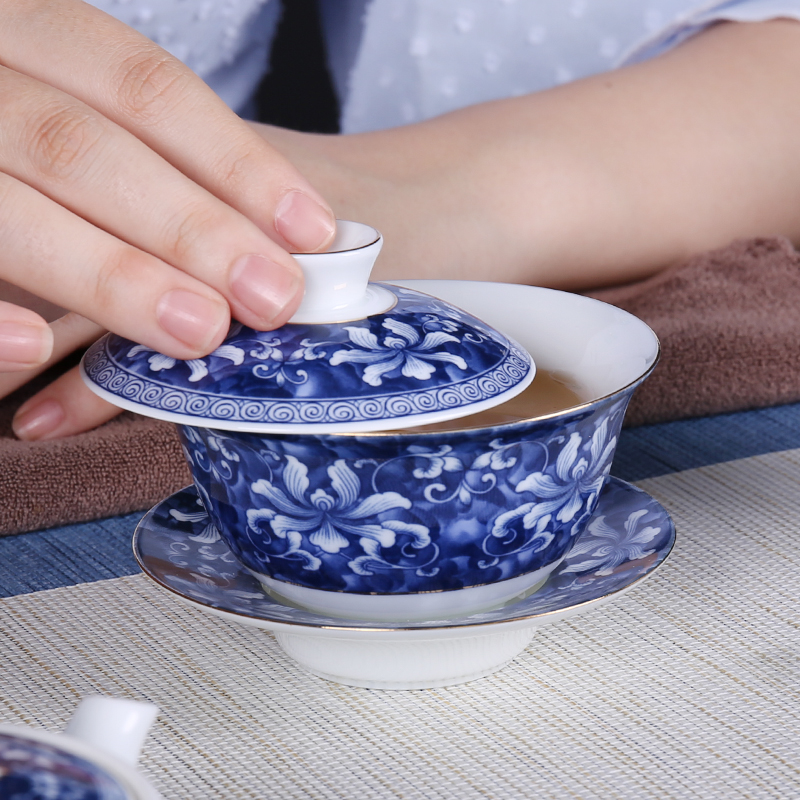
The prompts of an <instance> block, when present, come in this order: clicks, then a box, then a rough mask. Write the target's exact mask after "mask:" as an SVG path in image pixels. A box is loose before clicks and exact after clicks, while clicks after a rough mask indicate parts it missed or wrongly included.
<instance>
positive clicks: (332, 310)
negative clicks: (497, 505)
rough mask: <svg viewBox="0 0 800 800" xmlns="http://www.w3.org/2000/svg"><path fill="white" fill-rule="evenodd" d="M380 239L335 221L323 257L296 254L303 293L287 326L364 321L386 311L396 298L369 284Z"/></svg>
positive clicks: (362, 228)
mask: <svg viewBox="0 0 800 800" xmlns="http://www.w3.org/2000/svg"><path fill="white" fill-rule="evenodd" d="M381 247H383V237H382V236H381V235H380V234H379V233H378V231H376V230H375V228H372V227H370V226H369V225H364V224H362V223H360V222H351V221H349V220H338V221H337V223H336V238H335V239H334V240H333V244H331V246H330V247H329V248H328V249H327V250H326V251H325V252H324V253H295V254H293V257H294V260H295V261H297V263H298V264H299V265H300V268H301V269H302V270H303V276H304V278H305V283H306V285H305V293H304V295H303V300H302V301H301V303H300V306H299V307H298V309H297V311H295V313H294V315H293V316H292V318H291V319H290V320H289V322H297V323H311V324H316V323H326V322H330V323H333V322H345V321H348V320H356V319H364V318H365V317H368V316H370V315H371V314H380V313H382V312H384V311H388V310H389V309H390V308H391V307H392V306H393V305H394V304H395V302H396V300H397V299H396V297H395V296H394V295H393V294H392V293H391V292H390V291H389V290H388V289H385V288H383V287H382V286H376V285H375V284H369V275H370V273H371V272H372V266H373V265H374V263H375V259H376V258H377V257H378V253H380V251H381Z"/></svg>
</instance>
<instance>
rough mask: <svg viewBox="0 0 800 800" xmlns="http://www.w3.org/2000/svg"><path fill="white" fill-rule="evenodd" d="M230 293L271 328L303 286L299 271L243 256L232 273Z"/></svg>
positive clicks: (255, 257)
mask: <svg viewBox="0 0 800 800" xmlns="http://www.w3.org/2000/svg"><path fill="white" fill-rule="evenodd" d="M230 286H231V292H232V293H233V295H234V297H236V299H237V300H238V301H239V302H240V303H241V304H242V305H243V306H245V307H246V308H247V309H249V310H250V311H251V312H252V313H253V314H255V315H256V316H258V317H260V318H261V319H262V320H263V321H264V324H265V325H267V326H269V325H271V324H272V323H273V322H274V321H275V319H276V318H277V317H278V316H279V315H280V314H281V312H282V311H283V310H284V309H285V308H286V306H288V305H289V303H291V302H292V300H294V298H295V296H296V295H297V294H298V292H299V291H300V289H301V287H302V277H301V273H300V270H299V268H298V269H287V268H286V267H284V266H281V265H280V264H276V263H275V262H274V261H270V260H269V259H268V258H264V256H258V255H248V256H242V257H241V258H239V259H237V260H236V261H235V262H234V265H233V267H231V274H230Z"/></svg>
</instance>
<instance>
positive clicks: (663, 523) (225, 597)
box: [134, 478, 675, 629]
mask: <svg viewBox="0 0 800 800" xmlns="http://www.w3.org/2000/svg"><path fill="white" fill-rule="evenodd" d="M209 525H211V523H210V520H209V518H208V517H207V515H206V514H205V512H204V511H203V510H202V505H201V504H200V500H199V497H198V495H197V492H196V489H195V488H194V487H190V488H188V489H184V490H183V491H182V492H178V493H177V494H175V495H173V496H172V497H170V498H168V499H167V500H165V501H163V502H162V503H159V505H157V506H156V507H155V508H154V509H153V510H151V511H150V512H149V513H148V514H147V515H146V516H145V518H144V519H143V520H142V522H141V523H140V525H139V527H138V528H137V531H136V534H135V536H134V552H135V554H136V558H137V559H138V561H139V563H140V565H141V566H142V569H143V570H144V571H145V573H146V574H147V575H149V576H150V577H151V578H152V579H153V580H155V581H156V582H158V583H160V584H161V585H162V586H164V587H166V588H167V589H169V590H170V591H172V592H175V593H176V594H178V595H180V596H181V597H184V598H186V599H188V600H191V601H193V602H195V603H199V604H201V605H203V606H207V607H211V608H215V609H218V610H221V611H226V612H228V613H231V614H235V615H238V616H240V617H243V618H246V619H249V620H260V621H262V622H276V623H284V624H292V625H297V626H300V627H309V626H312V627H326V628H347V627H349V626H352V627H356V628H358V629H364V628H382V629H385V628H387V627H398V628H407V627H409V625H408V623H397V624H394V623H386V622H374V621H361V620H358V621H352V622H351V621H343V620H341V619H338V618H334V617H326V616H323V615H321V614H317V613H314V612H311V611H305V610H302V609H297V608H292V607H290V606H286V605H283V604H281V603H279V602H278V601H276V600H273V599H272V598H271V597H269V596H268V595H266V594H265V593H264V592H263V591H262V589H261V587H260V585H259V584H258V582H257V581H256V580H255V578H253V577H252V575H250V573H249V572H248V571H247V570H246V569H244V568H243V567H242V566H241V565H240V564H239V563H238V561H237V559H236V558H235V557H234V556H233V554H232V553H231V551H230V549H229V548H228V545H227V544H226V543H225V541H224V540H223V539H222V538H220V537H217V538H215V539H214V540H213V541H211V542H209V538H208V534H207V531H208V529H209ZM211 527H212V528H213V525H212V526H211ZM674 541H675V527H674V525H673V524H672V520H671V519H670V517H669V515H668V514H667V512H666V511H665V510H664V508H663V507H662V506H661V505H660V504H659V503H658V502H656V501H655V500H654V499H653V498H652V497H651V496H650V495H648V494H646V493H645V492H643V491H642V490H641V489H638V488H636V487H635V486H632V485H630V484H628V483H625V482H623V481H620V480H617V479H615V478H611V479H610V480H609V481H608V482H606V484H605V486H604V487H603V489H602V490H601V493H600V498H599V503H598V506H597V511H596V514H595V516H594V517H593V519H592V520H591V521H590V522H589V525H588V526H587V527H586V529H585V530H584V531H583V532H582V533H580V534H578V535H577V536H576V537H575V538H574V539H572V540H571V543H570V547H569V550H568V552H567V554H566V557H565V558H564V560H563V561H562V562H561V564H560V565H559V566H558V567H556V569H555V570H554V571H553V572H552V573H551V575H550V577H549V578H548V580H547V583H546V584H545V585H544V586H543V587H542V588H541V589H539V590H538V591H537V592H535V593H534V594H532V595H530V596H529V597H527V598H525V599H523V600H520V601H517V602H516V603H513V604H511V605H507V606H506V607H504V608H500V609H496V610H494V611H487V612H484V613H481V614H474V615H472V616H470V617H463V618H459V619H449V620H447V621H445V622H441V621H439V622H437V621H426V622H418V623H414V624H413V627H414V628H440V627H462V626H473V625H483V624H487V623H492V624H496V623H498V622H505V621H513V620H520V619H534V618H539V617H545V616H547V615H557V614H559V613H561V612H564V611H566V610H568V609H570V608H574V607H576V606H586V605H587V604H591V603H593V602H597V601H598V600H601V599H605V598H608V597H609V596H611V595H614V594H616V593H618V592H621V591H623V590H625V589H627V588H629V587H630V586H632V585H633V584H635V583H637V582H638V581H641V580H642V579H643V578H645V577H647V576H648V575H650V574H652V573H653V571H654V570H655V569H657V568H658V567H659V566H660V565H661V564H663V562H664V560H665V559H666V558H667V556H668V555H669V552H670V550H671V549H672V546H673V544H674Z"/></svg>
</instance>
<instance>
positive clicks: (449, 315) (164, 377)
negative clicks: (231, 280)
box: [83, 286, 532, 429]
mask: <svg viewBox="0 0 800 800" xmlns="http://www.w3.org/2000/svg"><path fill="white" fill-rule="evenodd" d="M386 288H387V289H389V290H390V291H392V292H393V293H394V294H395V295H396V296H397V298H398V300H397V304H396V305H395V306H394V308H392V309H391V310H390V311H388V312H386V313H384V314H376V315H374V316H371V317H368V318H367V319H364V320H359V321H358V322H354V323H353V324H350V325H335V324H330V325H324V324H323V325H305V324H291V325H284V326H283V327H282V328H280V329H278V330H275V331H268V332H261V331H255V330H253V329H251V328H247V327H245V326H243V325H241V324H239V323H236V324H234V325H233V327H232V328H231V330H230V332H229V334H228V336H227V338H226V340H225V342H224V343H223V344H222V345H221V346H220V347H218V348H217V349H216V350H215V351H214V352H212V353H211V354H210V355H208V356H206V357H205V358H202V359H193V360H189V361H179V360H176V359H174V358H171V357H169V356H165V355H163V354H161V353H157V352H155V351H154V350H151V349H150V348H147V347H144V346H143V345H137V344H135V343H133V342H131V341H129V340H128V339H123V338H121V337H119V336H115V335H108V336H105V337H103V338H102V339H101V340H99V341H98V342H96V343H95V344H94V345H92V347H91V348H89V351H88V352H87V354H86V356H85V357H84V362H83V369H84V374H85V376H86V378H87V379H88V380H89V381H90V383H92V384H94V385H96V386H97V387H98V388H100V389H101V390H103V391H105V392H108V393H109V394H110V395H111V396H112V397H114V398H116V399H117V400H119V401H121V402H122V403H123V404H124V405H125V406H126V407H128V408H133V409H134V410H141V411H142V412H143V413H145V414H149V415H151V416H152V415H155V416H161V417H163V418H165V419H172V420H173V421H175V422H187V421H189V419H191V420H194V421H196V422H197V424H201V425H202V424H213V425H214V427H223V428H224V427H226V426H231V427H233V428H235V429H239V428H240V427H241V426H242V425H245V426H258V425H262V426H273V427H274V426H281V425H283V426H287V425H305V426H308V425H320V426H323V425H324V426H328V428H329V429H330V427H331V426H335V425H349V424H358V425H361V426H364V425H368V429H384V428H386V427H391V423H392V422H393V421H397V420H406V419H408V418H411V419H410V420H409V422H408V424H414V418H415V417H421V415H425V414H431V413H434V412H441V411H448V412H450V411H452V412H453V414H452V416H459V415H463V414H468V413H469V412H470V410H471V409H472V408H473V407H475V406H476V404H481V403H486V402H490V401H492V400H495V399H497V400H498V401H499V400H500V399H502V397H503V396H504V395H505V394H506V393H507V392H509V391H511V390H512V389H513V388H514V387H515V386H517V385H520V384H523V383H524V381H525V380H526V379H527V378H528V376H529V374H530V372H531V368H532V367H531V360H530V356H529V355H528V353H527V352H525V351H524V350H523V349H522V348H521V347H520V346H519V345H517V344H516V343H515V342H513V341H511V340H510V339H508V338H506V337H505V336H503V335H502V334H499V333H497V332H496V331H493V330H492V329H490V328H489V327H487V326H486V325H484V324H483V323H482V322H480V321H479V320H478V319H476V318H475V317H473V316H471V315H470V314H467V313H466V312H462V311H459V310H458V309H455V308H452V307H448V306H447V304H445V303H443V302H441V301H437V300H434V299H433V298H429V297H427V296H426V295H424V294H421V293H419V292H415V291H412V290H410V289H401V288H398V287H391V286H387V287H386ZM423 309H424V310H423ZM249 429H252V427H250V428H249Z"/></svg>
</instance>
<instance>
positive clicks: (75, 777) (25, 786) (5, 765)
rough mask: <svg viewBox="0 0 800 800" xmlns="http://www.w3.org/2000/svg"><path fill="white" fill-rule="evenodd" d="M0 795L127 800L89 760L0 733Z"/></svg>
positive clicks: (17, 799) (18, 799) (25, 799)
mask: <svg viewBox="0 0 800 800" xmlns="http://www.w3.org/2000/svg"><path fill="white" fill-rule="evenodd" d="M0 797H2V798H5V800H30V798H36V800H129V798H130V795H129V794H128V792H127V791H126V790H125V788H124V787H123V786H122V785H121V784H120V783H119V781H117V780H116V779H115V778H112V777H111V775H109V774H108V773H107V772H106V771H105V770H104V769H101V768H100V767H99V766H97V765H96V764H94V763H93V762H91V761H89V760H87V759H85V758H82V757H81V756H78V755H76V754H75V753H71V752H69V751H68V750H63V749H61V748H58V747H55V746H53V745H52V744H46V743H45V742H41V741H37V740H35V739H29V738H27V737H23V736H19V735H14V734H10V733H0Z"/></svg>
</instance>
